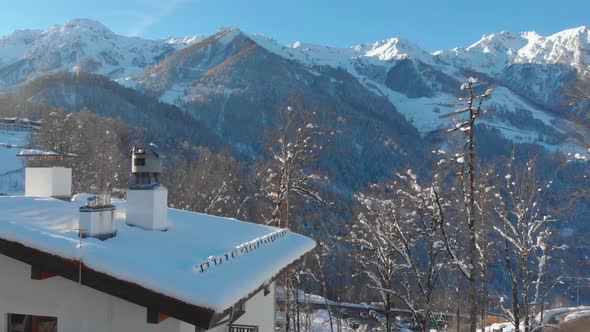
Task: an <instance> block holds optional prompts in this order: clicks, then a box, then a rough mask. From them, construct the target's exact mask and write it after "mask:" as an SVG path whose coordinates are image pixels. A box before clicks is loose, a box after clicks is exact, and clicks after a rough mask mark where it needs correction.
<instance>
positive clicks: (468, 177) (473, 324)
mask: <svg viewBox="0 0 590 332" xmlns="http://www.w3.org/2000/svg"><path fill="white" fill-rule="evenodd" d="M478 83H479V80H478V79H477V78H473V77H470V78H469V79H468V80H467V82H465V83H464V84H463V85H462V86H461V90H462V91H466V92H467V96H465V97H461V98H460V100H461V101H464V102H465V103H466V107H464V108H461V109H458V110H456V111H455V112H453V113H452V114H451V115H453V116H463V115H467V117H468V118H467V119H460V120H459V121H457V122H456V125H455V127H454V128H453V129H451V130H449V132H454V131H460V132H463V133H464V134H465V138H466V142H465V145H464V148H463V150H462V151H461V153H460V154H459V156H458V158H457V160H458V161H459V162H460V163H461V164H464V163H466V167H461V171H460V172H459V173H458V176H459V177H460V182H461V184H462V191H463V204H464V206H465V219H466V226H467V231H468V244H467V246H466V247H467V255H468V264H467V265H459V266H458V267H459V271H461V273H462V274H463V276H464V277H465V278H466V279H467V281H468V285H469V290H468V298H469V319H470V326H469V331H470V332H475V331H476V329H477V311H478V310H477V309H478V300H477V299H478V292H477V285H478V277H479V276H480V269H479V267H480V265H479V259H480V258H481V257H480V252H479V250H478V229H477V227H478V225H477V217H476V216H477V204H476V192H477V190H476V186H477V179H476V177H477V172H478V170H477V169H476V165H477V160H476V153H475V138H476V135H475V131H476V122H477V119H478V118H479V117H480V116H482V115H483V113H484V109H483V103H484V101H485V100H486V99H487V98H489V97H490V95H491V93H492V90H491V89H488V90H486V91H485V92H484V93H483V94H477V93H476V91H475V85H477V84H478ZM447 248H449V249H450V248H451V246H448V245H447ZM449 254H450V255H451V256H455V257H453V258H454V260H455V261H458V260H457V259H456V258H457V257H456V252H454V250H450V252H449Z"/></svg>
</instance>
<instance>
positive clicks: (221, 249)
mask: <svg viewBox="0 0 590 332" xmlns="http://www.w3.org/2000/svg"><path fill="white" fill-rule="evenodd" d="M86 197H87V196H84V195H78V196H76V197H75V198H74V199H73V200H72V201H71V202H70V201H62V200H57V199H53V198H41V197H22V196H6V197H0V211H2V213H0V239H3V240H7V241H12V242H17V243H19V244H22V245H24V246H26V247H30V248H33V249H37V250H40V251H42V252H45V253H48V254H52V255H56V256H59V257H62V258H64V259H70V260H75V261H78V260H81V261H82V263H83V264H84V265H85V266H87V267H89V268H91V269H93V270H95V271H98V272H101V273H104V274H107V275H109V276H112V277H114V278H117V279H120V280H123V281H127V282H131V283H134V284H138V285H140V286H142V287H144V288H146V289H149V290H152V291H154V292H157V293H160V294H164V295H166V296H169V297H172V298H175V299H178V300H179V301H183V302H185V303H189V304H192V305H195V306H199V307H203V308H208V309H211V310H213V311H215V312H222V311H223V310H225V309H227V308H229V307H231V306H232V305H234V304H235V303H237V302H238V301H240V300H241V299H244V298H246V297H247V296H248V295H250V294H251V293H252V292H254V291H255V290H257V289H259V288H260V287H261V286H262V285H263V284H265V283H266V282H269V281H270V280H271V279H272V278H273V277H275V276H276V275H277V274H278V273H279V272H280V271H281V270H282V269H283V268H285V267H286V266H287V265H289V264H290V263H292V262H294V261H296V260H297V259H299V258H301V256H302V255H304V254H305V253H306V252H308V251H310V250H312V249H313V248H314V247H315V242H314V241H313V240H312V239H310V238H307V237H305V236H302V235H299V234H296V233H292V232H290V231H287V230H280V229H277V228H274V227H270V226H265V225H259V224H253V223H248V222H243V221H238V220H235V219H229V218H222V217H215V216H210V215H205V214H200V213H194V212H188V211H182V210H176V209H169V211H168V219H169V228H168V231H165V232H160V231H148V230H143V229H140V228H137V227H132V226H128V225H126V224H125V206H126V202H125V201H115V202H113V204H114V205H115V206H116V208H117V210H116V221H117V228H118V232H117V235H116V236H115V237H113V238H111V239H108V240H105V241H100V240H98V239H94V238H86V239H84V241H83V246H82V247H79V241H80V240H79V238H78V234H77V232H76V228H78V208H79V207H80V206H82V205H84V203H85V199H86ZM251 243H258V245H255V246H254V247H250V249H249V250H247V251H246V250H240V248H242V247H244V246H249V244H251ZM234 251H236V255H235V257H233V258H229V259H224V260H223V262H222V263H221V264H218V265H215V264H214V263H212V264H211V265H210V267H209V268H207V269H204V271H203V270H201V268H200V265H201V264H202V263H203V262H207V261H213V257H220V256H221V257H225V255H224V254H226V253H231V252H234Z"/></svg>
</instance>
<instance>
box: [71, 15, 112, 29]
mask: <svg viewBox="0 0 590 332" xmlns="http://www.w3.org/2000/svg"><path fill="white" fill-rule="evenodd" d="M62 27H63V28H82V29H92V30H97V31H100V30H103V31H104V30H106V31H109V32H111V30H110V29H109V28H107V27H106V26H105V25H104V24H102V23H100V22H98V21H95V20H91V19H88V18H75V19H72V20H69V21H67V22H66V23H64V25H62Z"/></svg>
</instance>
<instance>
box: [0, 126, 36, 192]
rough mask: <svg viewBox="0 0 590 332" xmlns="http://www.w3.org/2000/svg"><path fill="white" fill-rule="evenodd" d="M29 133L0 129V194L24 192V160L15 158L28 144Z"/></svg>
mask: <svg viewBox="0 0 590 332" xmlns="http://www.w3.org/2000/svg"><path fill="white" fill-rule="evenodd" d="M29 135H30V132H29V131H19V130H8V129H2V128H0V194H5V195H18V194H22V193H23V192H24V188H25V186H24V179H25V177H24V160H23V159H22V158H19V157H17V156H16V155H17V154H18V153H19V151H20V149H21V148H22V147H23V146H25V145H26V144H27V142H28V139H29Z"/></svg>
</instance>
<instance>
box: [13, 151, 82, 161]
mask: <svg viewBox="0 0 590 332" xmlns="http://www.w3.org/2000/svg"><path fill="white" fill-rule="evenodd" d="M17 156H18V157H24V158H39V159H54V158H55V159H63V158H78V155H77V154H74V153H66V152H60V151H45V150H39V149H22V150H21V151H20V152H19V153H18V154H17Z"/></svg>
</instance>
